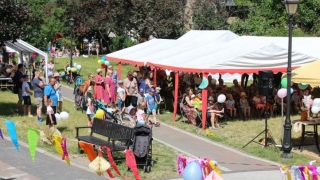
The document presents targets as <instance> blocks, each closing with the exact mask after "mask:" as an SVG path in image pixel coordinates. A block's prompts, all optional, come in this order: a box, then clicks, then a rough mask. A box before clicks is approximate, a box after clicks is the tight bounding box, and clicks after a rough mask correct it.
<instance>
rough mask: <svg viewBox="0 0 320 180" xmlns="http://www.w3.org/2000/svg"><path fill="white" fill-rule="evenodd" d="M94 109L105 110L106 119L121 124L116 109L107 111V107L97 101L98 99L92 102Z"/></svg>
mask: <svg viewBox="0 0 320 180" xmlns="http://www.w3.org/2000/svg"><path fill="white" fill-rule="evenodd" d="M94 109H95V110H96V111H97V110H98V109H101V110H103V111H104V112H105V118H106V119H109V120H112V121H113V122H114V123H116V124H122V119H121V117H120V115H119V113H118V111H114V112H112V113H111V112H109V111H108V110H107V108H106V107H105V105H104V104H103V103H102V102H101V101H99V100H96V101H95V102H94Z"/></svg>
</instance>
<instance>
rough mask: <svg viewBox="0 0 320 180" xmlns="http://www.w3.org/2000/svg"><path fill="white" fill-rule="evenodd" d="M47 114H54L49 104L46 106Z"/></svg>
mask: <svg viewBox="0 0 320 180" xmlns="http://www.w3.org/2000/svg"><path fill="white" fill-rule="evenodd" d="M47 114H54V111H53V109H52V107H51V106H47Z"/></svg>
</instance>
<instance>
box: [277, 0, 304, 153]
mask: <svg viewBox="0 0 320 180" xmlns="http://www.w3.org/2000/svg"><path fill="white" fill-rule="evenodd" d="M283 3H284V5H285V7H286V11H287V13H288V15H289V44H288V68H287V80H288V81H287V104H291V96H290V94H291V86H290V85H291V70H292V68H291V54H292V21H293V15H294V14H295V13H296V12H297V9H298V5H299V3H300V2H299V0H285V1H284V2H283ZM283 127H284V132H283V142H282V150H283V153H282V154H281V158H292V154H291V149H292V144H291V128H292V125H291V119H290V106H287V109H286V120H285V122H284V125H283Z"/></svg>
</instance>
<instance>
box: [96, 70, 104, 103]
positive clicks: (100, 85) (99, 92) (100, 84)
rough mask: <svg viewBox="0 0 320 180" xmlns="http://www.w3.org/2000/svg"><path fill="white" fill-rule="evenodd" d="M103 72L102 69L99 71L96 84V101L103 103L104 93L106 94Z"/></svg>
mask: <svg viewBox="0 0 320 180" xmlns="http://www.w3.org/2000/svg"><path fill="white" fill-rule="evenodd" d="M101 73H102V70H101V69H97V76H96V83H95V91H94V93H95V95H94V97H95V99H96V100H99V101H102V100H104V98H103V97H104V96H103V94H104V93H103V92H104V79H103V77H102V76H101Z"/></svg>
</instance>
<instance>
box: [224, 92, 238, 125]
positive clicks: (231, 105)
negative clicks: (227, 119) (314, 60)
mask: <svg viewBox="0 0 320 180" xmlns="http://www.w3.org/2000/svg"><path fill="white" fill-rule="evenodd" d="M227 97H228V100H227V101H226V105H227V109H228V110H229V111H230V116H231V118H233V119H235V118H236V116H237V109H236V108H235V107H234V103H235V102H234V99H233V96H232V94H228V95H227Z"/></svg>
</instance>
